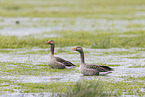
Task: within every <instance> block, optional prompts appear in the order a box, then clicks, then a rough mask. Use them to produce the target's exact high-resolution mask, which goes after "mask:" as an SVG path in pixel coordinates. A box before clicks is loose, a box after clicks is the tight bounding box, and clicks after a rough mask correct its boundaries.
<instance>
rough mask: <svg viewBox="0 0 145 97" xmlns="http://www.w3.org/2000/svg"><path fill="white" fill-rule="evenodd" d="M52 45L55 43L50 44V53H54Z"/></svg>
mask: <svg viewBox="0 0 145 97" xmlns="http://www.w3.org/2000/svg"><path fill="white" fill-rule="evenodd" d="M54 47H55V45H54V44H51V47H50V53H51V54H52V55H54Z"/></svg>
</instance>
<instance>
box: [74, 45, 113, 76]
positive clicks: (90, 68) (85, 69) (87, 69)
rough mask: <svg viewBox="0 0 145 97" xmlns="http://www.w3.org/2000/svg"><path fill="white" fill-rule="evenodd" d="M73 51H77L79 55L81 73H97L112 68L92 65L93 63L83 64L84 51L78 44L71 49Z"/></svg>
mask: <svg viewBox="0 0 145 97" xmlns="http://www.w3.org/2000/svg"><path fill="white" fill-rule="evenodd" d="M72 50H73V51H78V52H79V53H80V56H81V62H80V72H81V73H82V74H83V75H99V72H109V71H113V69H112V68H110V67H109V66H105V65H93V64H85V61H84V52H83V49H82V48H81V47H80V46H78V47H75V48H73V49H72Z"/></svg>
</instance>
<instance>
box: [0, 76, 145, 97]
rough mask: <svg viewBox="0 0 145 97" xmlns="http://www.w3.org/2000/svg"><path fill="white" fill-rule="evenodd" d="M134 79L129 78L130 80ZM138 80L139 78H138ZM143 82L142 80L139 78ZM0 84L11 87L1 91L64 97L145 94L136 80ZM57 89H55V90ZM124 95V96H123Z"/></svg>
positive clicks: (142, 83)
mask: <svg viewBox="0 0 145 97" xmlns="http://www.w3.org/2000/svg"><path fill="white" fill-rule="evenodd" d="M133 79H135V78H133V77H131V80H133ZM139 79H140V78H139ZM141 80H144V78H141ZM0 82H1V83H8V84H7V85H5V86H4V85H1V86H4V87H11V85H13V88H10V89H6V90H5V89H4V88H3V89H2V90H1V91H10V92H14V91H15V90H14V89H18V90H19V89H21V91H20V92H23V93H43V92H44V91H45V92H53V93H59V94H58V95H60V93H63V94H61V95H63V96H64V97H77V96H79V97H88V95H91V97H95V96H98V97H102V96H122V95H135V96H144V95H145V93H144V92H143V91H141V89H142V88H143V89H144V88H145V85H144V82H138V81H136V80H134V81H132V82H123V81H121V82H114V81H112V82H108V81H101V80H98V81H97V80H89V81H80V82H77V83H74V82H70V83H66V82H50V83H47V82H46V83H22V82H15V81H9V80H3V79H0ZM56 87H57V88H56ZM124 93H125V94H124Z"/></svg>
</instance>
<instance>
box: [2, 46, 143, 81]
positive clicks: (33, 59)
mask: <svg viewBox="0 0 145 97" xmlns="http://www.w3.org/2000/svg"><path fill="white" fill-rule="evenodd" d="M70 48H72V47H66V48H65V50H66V51H69V50H70ZM12 50H13V49H12ZM39 50H44V51H45V50H48V49H34V48H33V49H17V54H8V53H1V54H0V62H13V63H28V64H32V65H39V64H43V65H47V55H48V53H46V54H25V55H23V53H22V52H25V53H27V51H34V52H36V53H37V52H38V51H39ZM56 50H57V48H56ZM138 50H140V48H131V49H120V48H111V49H86V48H84V51H90V53H85V59H86V60H85V61H86V63H89V64H95V63H96V64H99V63H101V64H106V65H109V64H112V65H113V64H114V65H115V64H118V65H120V66H115V67H113V68H114V69H115V71H113V73H110V74H108V75H107V76H106V77H107V78H108V77H109V78H110V80H112V79H114V80H116V81H119V80H118V79H119V78H120V77H121V76H123V77H124V76H133V77H139V76H140V77H141V76H144V74H145V68H129V66H134V65H135V66H138V65H142V66H144V65H145V64H144V61H145V58H139V59H130V58H128V57H129V56H130V57H133V56H136V55H138V54H139V55H140V57H145V51H138ZM115 51H116V52H121V51H131V52H133V53H132V54H124V55H119V54H113V52H115ZM104 52H110V55H105V54H104ZM100 54H102V55H101V56H99V55H100ZM57 56H59V57H63V58H64V59H67V60H69V61H71V62H73V63H74V64H79V62H80V55H79V54H78V53H77V52H74V54H66V53H58V54H57ZM73 56H75V57H73ZM9 66H11V68H12V67H15V65H13V64H11V65H9ZM42 67H43V66H42ZM73 69H74V71H73V70H72V71H64V73H63V72H62V73H60V72H59V73H57V72H55V73H53V74H52V73H51V74H49V72H47V73H46V74H48V75H47V76H39V75H38V76H34V75H25V76H24V75H23V76H15V75H11V76H9V75H6V76H1V78H5V79H11V80H12V79H14V80H15V81H22V82H25V83H27V82H33V83H41V82H51V81H58V82H59V81H60V82H72V81H73V82H77V81H78V80H80V79H95V78H98V76H97V77H84V76H83V75H82V74H81V73H79V67H75V68H73ZM76 71H77V72H76ZM102 77H103V76H102ZM106 77H104V78H106ZM107 80H108V79H107Z"/></svg>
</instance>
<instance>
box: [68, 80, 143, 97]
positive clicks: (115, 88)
mask: <svg viewBox="0 0 145 97" xmlns="http://www.w3.org/2000/svg"><path fill="white" fill-rule="evenodd" d="M141 88H145V85H144V83H143V82H137V81H132V82H108V81H100V80H98V81H96V80H94V81H92V80H91V81H81V82H78V83H76V85H75V86H74V88H73V90H72V91H70V92H67V93H66V97H77V96H79V97H88V96H91V97H96V96H97V97H104V96H122V95H123V92H124V93H125V94H124V95H136V96H143V95H145V93H144V92H142V91H140V89H141Z"/></svg>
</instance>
